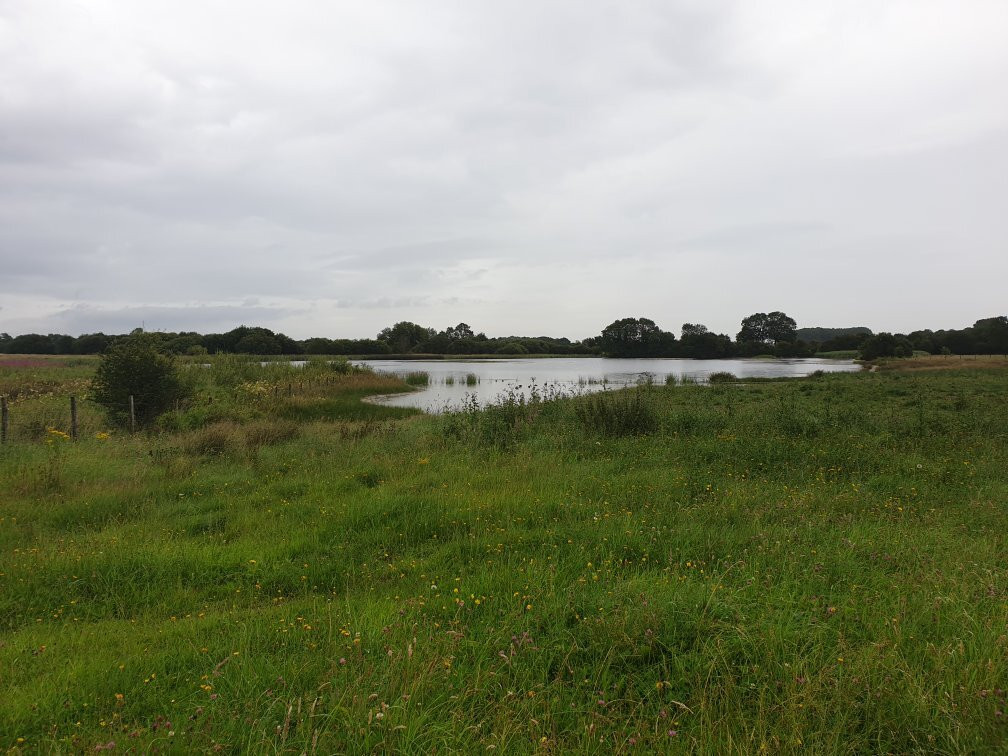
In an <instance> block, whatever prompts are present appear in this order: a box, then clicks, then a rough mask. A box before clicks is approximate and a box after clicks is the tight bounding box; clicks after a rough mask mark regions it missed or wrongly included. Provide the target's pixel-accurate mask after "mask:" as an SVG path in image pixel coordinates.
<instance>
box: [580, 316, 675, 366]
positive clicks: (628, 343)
mask: <svg viewBox="0 0 1008 756" xmlns="http://www.w3.org/2000/svg"><path fill="white" fill-rule="evenodd" d="M674 343H675V335H674V334H671V333H668V332H666V331H663V330H662V329H661V328H659V327H658V326H657V325H655V322H654V321H653V320H649V319H648V318H622V319H621V320H615V321H613V322H612V323H610V324H609V325H607V326H606V327H605V328H604V329H602V335H601V336H600V337H599V346H601V347H602V353H603V354H605V355H606V356H607V357H656V356H658V355H661V354H663V353H665V352H668V351H670V350H671V348H672V345H673V344H674Z"/></svg>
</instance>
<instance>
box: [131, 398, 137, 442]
mask: <svg viewBox="0 0 1008 756" xmlns="http://www.w3.org/2000/svg"><path fill="white" fill-rule="evenodd" d="M135 432H136V407H135V406H134V405H133V394H130V433H135Z"/></svg>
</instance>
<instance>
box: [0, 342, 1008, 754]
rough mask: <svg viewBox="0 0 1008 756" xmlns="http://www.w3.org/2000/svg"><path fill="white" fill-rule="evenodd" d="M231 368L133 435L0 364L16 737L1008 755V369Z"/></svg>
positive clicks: (69, 371) (24, 367) (1, 574)
mask: <svg viewBox="0 0 1008 756" xmlns="http://www.w3.org/2000/svg"><path fill="white" fill-rule="evenodd" d="M205 362H206V363H207V364H209V367H204V366H202V364H194V365H191V366H189V367H187V368H185V369H184V371H183V372H184V373H186V375H187V377H188V379H189V380H191V381H192V382H193V392H192V394H191V395H190V397H189V398H188V399H186V400H184V401H182V402H180V403H179V406H178V408H177V409H175V408H172V409H171V410H170V411H169V412H167V413H166V414H164V415H162V416H161V418H160V419H159V420H158V421H157V422H156V423H153V424H151V425H150V426H149V428H148V429H147V430H145V431H143V432H138V433H135V434H130V433H128V432H126V431H124V430H122V429H121V428H120V427H118V426H112V425H109V424H108V420H107V414H106V413H104V412H103V411H101V410H100V408H98V407H96V406H94V405H93V404H92V403H91V402H90V401H86V400H83V398H84V397H85V396H86V391H87V385H88V381H89V379H90V377H91V375H92V374H93V372H94V367H95V362H94V361H91V362H87V361H83V362H82V361H72V362H66V363H60V364H59V365H56V366H54V365H52V364H51V363H49V362H42V363H41V364H40V363H39V361H34V362H33V361H30V360H29V361H27V362H26V363H25V362H22V363H17V362H9V363H6V364H4V363H0V391H2V392H4V393H5V394H7V395H8V396H9V397H10V398H11V404H10V407H11V422H12V430H11V439H10V440H11V442H10V443H8V444H6V445H4V446H3V447H0V481H3V483H2V486H0V638H2V640H0V746H3V747H5V748H10V749H12V750H14V751H15V752H17V751H25V752H34V751H57V752H59V751H64V752H84V751H90V752H93V751H95V750H102V749H105V750H112V749H113V748H114V749H115V750H116V751H124V750H127V749H131V748H132V749H135V750H137V751H149V750H150V751H153V750H155V749H156V750H162V751H169V752H179V753H182V752H215V751H225V752H241V751H246V750H251V751H256V752H277V753H332V752H351V753H371V752H386V751H404V752H411V753H424V752H431V751H452V750H462V751H480V752H484V751H488V750H489V751H491V752H497V753H535V752H538V753H558V752H564V751H572V750H573V751H583V752H589V753H612V752H618V753H623V752H630V751H633V750H639V751H644V752H646V751H659V752H671V753H725V752H747V753H749V752H757V751H763V750H766V751H771V752H793V751H798V750H807V751H808V752H810V753H886V752H891V753H913V752H917V753H976V752H984V751H999V750H1000V751H1003V750H1004V749H1005V748H1008V719H1006V714H1005V712H1006V708H1008V707H1006V700H1005V689H1006V688H1008V561H1006V559H1005V554H1006V546H1008V543H1006V541H1008V511H1006V507H1005V502H1006V501H1008V443H1006V441H1008V438H1006V435H1008V372H1006V371H1004V370H1003V369H996V368H991V367H983V368H981V367H978V368H977V369H975V370H968V371H966V370H947V369H946V370H924V371H912V372H908V371H896V370H892V371H879V372H874V373H868V372H865V373H861V374H826V375H818V376H815V377H812V378H809V379H805V380H791V381H765V382H758V383H756V382H744V383H735V382H724V383H717V384H714V385H709V386H704V385H696V384H694V383H692V382H682V383H677V382H673V383H670V384H667V385H665V384H663V385H650V384H645V385H642V386H639V387H637V388H633V389H628V390H625V391H604V392H601V393H597V394H594V395H589V396H584V397H575V398H568V399H561V400H559V401H547V400H548V399H550V397H548V396H532V397H530V398H527V397H523V396H518V395H512V396H506V397H504V398H502V399H501V401H499V402H498V403H497V404H495V405H494V406H492V407H489V408H486V409H481V408H479V407H477V406H475V405H472V406H468V407H463V408H460V409H459V410H457V411H455V412H452V413H447V414H445V415H443V416H424V415H418V414H415V413H413V412H411V411H410V410H403V409H392V408H388V407H381V406H377V405H372V404H367V403H362V402H361V401H360V399H361V398H363V397H364V396H367V395H369V394H383V393H390V392H395V391H405V390H409V386H407V385H406V383H404V382H403V381H400V380H398V379H395V378H391V377H386V376H380V375H376V374H374V373H371V372H369V371H366V370H361V369H356V368H352V367H351V366H349V365H347V364H346V363H342V362H337V363H330V362H327V361H318V362H314V363H310V364H309V365H307V366H306V367H305V368H304V369H298V368H292V367H290V366H289V365H282V364H281V365H267V366H265V367H264V366H261V365H260V364H259V362H258V361H255V360H248V359H242V358H238V357H225V358H207V359H206V361H205ZM70 393H75V394H76V395H78V396H80V397H82V401H81V403H80V404H81V411H80V429H79V434H78V436H79V437H78V440H77V441H76V442H73V441H71V440H70V439H69V437H68V433H69V428H68V425H67V423H68V416H67V410H66V406H67V396H68V395H69V394H70Z"/></svg>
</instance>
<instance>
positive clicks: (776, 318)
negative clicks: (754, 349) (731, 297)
mask: <svg viewBox="0 0 1008 756" xmlns="http://www.w3.org/2000/svg"><path fill="white" fill-rule="evenodd" d="M797 330H798V324H797V323H795V321H794V320H793V319H792V318H789V317H788V316H787V315H786V314H785V313H783V312H780V311H779V310H775V311H774V312H771V313H765V312H757V313H753V314H752V315H750V316H749V317H747V318H745V319H743V320H742V330H740V331H739V332H738V335H737V336H736V337H735V338H736V341H738V342H740V343H742V342H756V343H763V344H776V343H777V342H778V341H794V340H795V332H796V331H797Z"/></svg>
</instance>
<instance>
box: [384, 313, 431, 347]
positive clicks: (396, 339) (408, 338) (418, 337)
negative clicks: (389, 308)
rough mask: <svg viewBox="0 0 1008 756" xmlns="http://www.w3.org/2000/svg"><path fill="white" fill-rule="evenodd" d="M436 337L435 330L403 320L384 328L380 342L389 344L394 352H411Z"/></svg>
mask: <svg viewBox="0 0 1008 756" xmlns="http://www.w3.org/2000/svg"><path fill="white" fill-rule="evenodd" d="M433 335H434V329H433V328H425V327H424V326H422V325H418V324H416V323H411V322H409V321H408V320H402V321H400V322H398V323H396V324H395V325H393V326H389V327H388V328H383V329H382V331H381V333H379V334H378V341H382V342H384V343H386V344H388V346H389V348H391V349H392V351H394V352H409V351H411V350H412V349H415V348H416V347H417V346H419V345H420V344H422V343H423V342H425V341H427V340H428V339H429V338H431V336H433Z"/></svg>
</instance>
